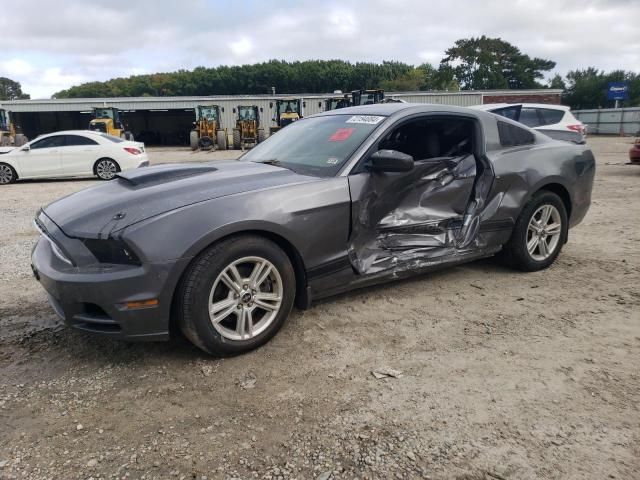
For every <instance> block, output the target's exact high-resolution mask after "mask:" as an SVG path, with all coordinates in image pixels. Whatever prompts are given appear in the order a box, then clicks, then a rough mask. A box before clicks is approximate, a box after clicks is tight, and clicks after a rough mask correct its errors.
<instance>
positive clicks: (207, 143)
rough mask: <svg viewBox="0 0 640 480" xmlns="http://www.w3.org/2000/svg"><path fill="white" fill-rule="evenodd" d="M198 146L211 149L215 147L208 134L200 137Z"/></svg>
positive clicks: (202, 148)
mask: <svg viewBox="0 0 640 480" xmlns="http://www.w3.org/2000/svg"><path fill="white" fill-rule="evenodd" d="M198 147H200V149H201V150H211V149H212V148H213V140H212V139H211V137H209V136H207V135H205V136H204V137H200V139H199V140H198Z"/></svg>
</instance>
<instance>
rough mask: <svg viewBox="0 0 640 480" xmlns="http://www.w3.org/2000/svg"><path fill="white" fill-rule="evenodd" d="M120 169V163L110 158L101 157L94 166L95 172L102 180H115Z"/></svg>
mask: <svg viewBox="0 0 640 480" xmlns="http://www.w3.org/2000/svg"><path fill="white" fill-rule="evenodd" d="M119 171H120V165H118V163H117V162H116V161H115V160H112V159H110V158H101V159H100V160H98V161H97V162H96V163H95V165H94V166H93V173H94V175H95V176H96V177H98V178H99V179H100V180H113V179H114V178H115V176H116V173H118V172H119Z"/></svg>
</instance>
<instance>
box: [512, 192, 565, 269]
mask: <svg viewBox="0 0 640 480" xmlns="http://www.w3.org/2000/svg"><path fill="white" fill-rule="evenodd" d="M546 212H549V218H548V221H547V222H546V223H545V224H544V225H542V229H541V225H540V220H544V215H545V213H546ZM532 220H533V222H532ZM558 222H560V226H559V227H554V226H555V225H557V223H558ZM549 226H551V228H549ZM536 231H537V232H538V233H539V234H540V235H538V234H536ZM568 231H569V219H568V216H567V209H566V207H565V205H564V202H563V201H562V199H561V198H560V197H559V196H558V195H556V194H555V193H553V192H549V191H546V190H541V191H539V192H538V193H536V194H535V195H534V196H533V198H532V199H531V200H529V202H528V203H527V204H526V205H525V207H524V208H523V209H522V212H521V213H520V216H519V217H518V220H517V221H516V225H515V227H514V229H513V233H512V234H511V239H510V240H509V242H508V243H507V244H506V245H505V251H504V257H505V260H506V261H507V263H509V264H510V265H511V266H512V267H514V268H517V269H518V270H522V271H524V272H535V271H537V270H543V269H545V268H547V267H549V266H550V265H551V264H552V263H553V262H555V260H556V258H558V255H559V254H560V251H561V250H562V246H563V245H564V244H565V243H566V241H567V235H568ZM551 232H557V234H556V235H552V233H551ZM531 246H533V247H534V248H533V250H530V249H529V247H531Z"/></svg>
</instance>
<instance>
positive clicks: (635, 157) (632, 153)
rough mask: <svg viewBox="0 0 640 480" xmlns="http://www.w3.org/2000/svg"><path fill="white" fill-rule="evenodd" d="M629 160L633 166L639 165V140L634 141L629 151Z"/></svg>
mask: <svg viewBox="0 0 640 480" xmlns="http://www.w3.org/2000/svg"><path fill="white" fill-rule="evenodd" d="M629 160H631V163H633V164H635V165H640V138H637V139H636V143H634V144H633V147H631V149H630V150H629Z"/></svg>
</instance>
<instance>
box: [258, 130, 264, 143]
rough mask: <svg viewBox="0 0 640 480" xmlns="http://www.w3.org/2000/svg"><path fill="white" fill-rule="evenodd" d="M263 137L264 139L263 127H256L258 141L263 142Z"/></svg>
mask: <svg viewBox="0 0 640 480" xmlns="http://www.w3.org/2000/svg"><path fill="white" fill-rule="evenodd" d="M264 139H265V133H264V128H259V129H258V143H262V142H264Z"/></svg>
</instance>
